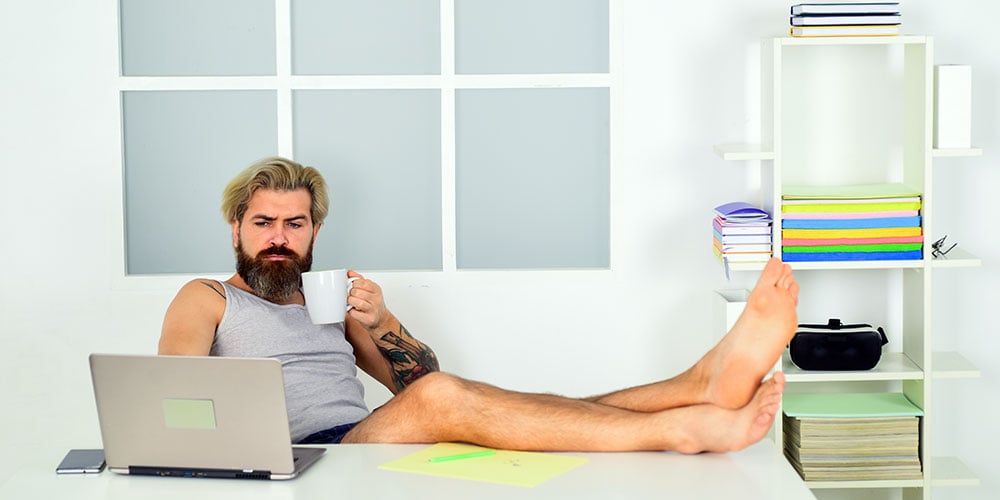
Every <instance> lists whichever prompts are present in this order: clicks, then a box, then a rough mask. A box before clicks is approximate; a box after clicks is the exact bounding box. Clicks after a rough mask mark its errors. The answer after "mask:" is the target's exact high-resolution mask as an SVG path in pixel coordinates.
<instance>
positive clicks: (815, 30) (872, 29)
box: [788, 24, 899, 37]
mask: <svg viewBox="0 0 1000 500" xmlns="http://www.w3.org/2000/svg"><path fill="white" fill-rule="evenodd" d="M788 31H789V34H790V35H791V36H793V37H794V36H801V37H810V36H812V37H823V36H896V35H898V34H899V25H898V24H879V25H868V26H792V27H791V28H789V30H788Z"/></svg>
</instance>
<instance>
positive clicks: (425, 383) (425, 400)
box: [401, 372, 469, 408]
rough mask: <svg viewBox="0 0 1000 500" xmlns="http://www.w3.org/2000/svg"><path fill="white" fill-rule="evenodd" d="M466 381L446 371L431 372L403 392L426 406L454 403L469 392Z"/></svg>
mask: <svg viewBox="0 0 1000 500" xmlns="http://www.w3.org/2000/svg"><path fill="white" fill-rule="evenodd" d="M468 392H469V391H468V388H467V387H466V382H465V381H464V380H462V379H460V378H458V377H456V376H454V375H451V374H448V373H444V372H431V373H428V374H427V375H424V376H423V377H420V378H419V379H417V380H415V381H414V382H413V383H411V384H410V385H409V386H407V387H406V389H405V390H404V391H403V393H401V395H405V396H406V397H407V398H409V399H412V400H415V401H418V402H419V404H420V406H422V407H424V408H428V407H434V406H438V405H442V404H443V405H449V404H454V403H455V402H456V401H460V400H462V399H463V396H462V395H463V394H466V393H468Z"/></svg>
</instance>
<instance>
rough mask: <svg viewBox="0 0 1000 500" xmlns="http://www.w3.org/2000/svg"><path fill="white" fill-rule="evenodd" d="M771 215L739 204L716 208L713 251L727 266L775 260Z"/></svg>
mask: <svg viewBox="0 0 1000 500" xmlns="http://www.w3.org/2000/svg"><path fill="white" fill-rule="evenodd" d="M771 222H772V219H771V215H770V214H768V213H767V212H765V211H764V210H762V209H760V208H757V207H755V206H753V205H751V204H749V203H746V202H741V201H735V202H732V203H726V204H724V205H719V206H717V207H715V218H714V219H712V250H713V251H714V252H715V256H716V257H718V258H719V260H721V261H723V263H725V264H728V263H730V262H767V260H768V259H770V258H771Z"/></svg>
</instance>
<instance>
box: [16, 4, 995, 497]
mask: <svg viewBox="0 0 1000 500" xmlns="http://www.w3.org/2000/svg"><path fill="white" fill-rule="evenodd" d="M790 3H791V2H787V3H786V2H775V1H773V0H752V1H751V0H719V1H716V2H697V3H691V2H688V3H680V2H662V1H640V0H630V1H628V2H627V3H626V6H625V27H624V29H625V37H624V38H625V53H624V65H625V84H624V99H625V112H624V115H623V116H621V117H619V118H620V119H621V120H622V122H621V123H622V125H623V126H624V144H623V150H622V151H620V156H619V158H620V159H621V160H622V161H621V162H620V163H619V164H618V165H616V166H615V170H614V172H613V183H614V189H613V203H612V210H613V215H612V217H613V221H614V226H613V232H612V234H613V242H612V251H613V256H612V270H611V271H603V272H600V271H598V272H593V271H587V272H552V273H549V272H536V273H519V272H494V273H474V272H459V273H449V274H447V275H445V274H442V273H398V274H372V275H371V276H372V277H374V278H375V279H377V280H378V281H379V282H380V283H381V284H382V285H383V287H384V289H385V291H386V295H387V300H388V302H389V305H390V307H391V308H393V310H394V311H395V312H396V313H397V314H398V315H399V316H400V317H401V318H402V319H403V320H404V322H405V324H406V325H407V326H408V328H409V329H410V330H411V331H413V332H414V333H415V334H416V335H418V336H419V337H421V338H422V339H423V340H425V341H427V342H428V343H429V344H430V345H432V346H433V347H434V348H435V350H436V351H437V352H438V354H439V357H440V358H441V360H442V365H443V367H444V368H445V369H446V370H449V371H453V372H456V373H458V374H460V375H464V376H468V377H472V378H477V379H485V380H488V381H491V382H494V383H497V384H499V385H502V386H506V387H510V388H514V389H520V390H540V391H551V392H559V393H565V394H569V395H580V396H582V395H589V394H594V393H599V392H603V391H608V390H611V389H613V388H616V387H619V386H623V385H629V384H638V383H642V382H646V381H649V380H651V379H655V378H662V377H666V376H668V375H671V374H674V373H676V372H678V371H680V370H682V369H683V368H685V367H686V366H688V365H689V364H690V363H692V362H693V361H695V360H696V359H697V357H698V356H699V355H700V354H701V353H702V352H703V351H704V350H705V349H706V348H707V347H708V346H710V345H711V344H712V343H713V342H714V340H715V339H716V338H717V337H718V334H717V332H715V331H714V330H713V329H712V328H711V326H712V325H713V324H715V323H714V322H713V319H712V318H711V314H710V313H711V301H712V290H714V289H719V288H731V287H749V286H750V285H751V284H752V279H753V278H754V276H752V275H751V274H750V273H744V274H740V275H737V276H736V277H735V279H734V280H733V282H731V283H730V282H726V280H725V279H724V277H723V275H722V271H721V270H720V267H719V265H718V264H717V262H716V261H715V259H714V257H713V256H712V254H711V252H710V251H709V250H708V240H707V238H708V236H707V221H708V219H709V217H710V214H711V208H712V207H713V206H715V205H716V204H718V203H720V202H724V201H729V200H732V199H741V198H742V199H747V200H750V201H754V200H755V199H756V192H757V191H756V189H757V187H758V184H759V180H758V175H757V174H756V172H755V170H754V169H753V168H748V166H747V165H744V164H742V163H740V162H723V161H721V160H719V159H717V158H716V157H715V156H714V154H713V153H712V145H713V144H716V143H722V142H743V141H747V140H752V139H754V137H753V136H752V134H753V133H755V131H756V128H757V126H756V122H757V114H758V106H757V86H756V77H757V64H758V63H757V47H758V40H759V39H760V38H762V37H766V36H777V35H781V34H782V33H783V31H784V30H785V29H786V26H787V19H786V17H787V8H788V5H789V4H790ZM902 10H903V16H904V25H903V26H904V31H905V32H908V33H920V34H932V35H934V36H935V59H936V61H937V62H939V63H945V62H948V63H964V64H970V65H972V67H973V99H974V103H975V108H974V123H973V139H974V143H975V144H976V145H977V146H980V147H982V148H984V150H985V154H984V155H983V156H982V157H979V158H965V159H959V160H947V161H940V162H938V163H939V164H938V165H937V167H938V168H936V171H937V175H936V176H935V182H937V183H938V184H936V187H937V189H938V190H937V191H936V196H937V200H938V204H937V206H938V207H939V210H940V212H939V213H938V218H937V219H936V223H935V226H936V227H937V228H946V231H947V233H948V235H949V240H954V241H957V242H959V243H960V244H961V245H962V246H963V247H964V248H967V249H969V250H971V251H973V252H975V253H977V254H978V255H979V256H981V257H982V259H983V267H982V268H979V269H972V270H966V269H958V270H955V271H954V273H953V274H951V273H948V274H945V273H938V274H935V287H936V288H935V295H936V298H937V302H936V305H935V309H934V313H935V321H934V328H935V332H937V334H936V336H935V339H934V345H935V348H936V349H938V350H958V351H961V352H962V353H963V354H965V355H966V356H967V357H968V358H970V359H971V360H972V361H973V362H975V363H976V364H977V365H978V366H979V367H980V368H981V370H982V377H981V378H980V379H975V380H959V381H944V382H936V383H935V395H937V397H938V399H937V402H939V403H945V404H946V405H949V406H954V411H944V412H941V413H942V414H941V415H940V416H939V418H938V419H937V420H936V421H934V422H933V423H932V426H933V429H932V430H933V432H934V433H935V438H934V439H935V443H934V445H935V446H936V449H937V451H938V452H940V453H946V454H956V455H959V456H961V457H962V458H963V459H964V460H965V461H966V463H968V464H969V465H970V466H971V467H972V468H973V469H974V470H975V471H976V472H977V473H978V474H979V476H980V477H981V478H982V480H983V485H982V486H981V487H979V488H953V489H947V490H941V491H935V496H936V497H937V496H941V497H946V498H968V499H972V498H987V497H990V496H992V495H991V492H993V491H996V490H997V488H998V487H1000V484H998V483H1000V466H998V465H996V461H995V460H994V458H993V456H992V453H991V452H992V451H993V450H994V449H996V448H997V447H998V446H1000V442H998V439H997V437H996V434H995V432H993V430H992V427H993V426H992V425H991V424H993V417H994V416H995V415H997V414H1000V407H998V403H997V396H998V390H997V389H998V384H1000V373H998V371H1000V370H998V368H997V366H1000V364H998V363H996V362H995V359H996V357H997V355H998V354H1000V352H998V351H1000V349H998V347H1000V339H998V337H997V336H996V333H997V332H996V326H995V324H996V323H995V318H994V317H993V316H992V315H991V314H990V312H991V311H992V310H993V309H992V308H993V307H995V304H996V302H997V300H998V299H1000V294H998V293H997V292H996V288H995V287H994V286H991V285H992V284H994V283H997V282H1000V271H998V269H1000V250H998V248H1000V245H998V243H1000V241H998V238H997V237H996V236H995V234H986V233H984V232H983V231H981V230H980V228H981V227H982V226H981V225H980V221H982V220H984V219H986V218H987V217H988V216H987V215H986V214H983V213H982V211H983V210H986V209H988V207H989V205H988V202H990V201H993V199H992V198H995V197H996V196H997V195H998V194H1000V192H998V191H1000V188H998V186H1000V179H998V167H997V165H996V160H995V159H996V158H997V154H998V153H1000V138H998V134H997V127H998V120H1000V95H998V89H1000V59H997V58H996V56H995V54H998V53H1000V39H998V38H997V37H994V36H992V30H993V29H995V19H996V18H997V16H1000V5H998V4H995V3H993V2H983V1H973V0H953V1H950V2H933V1H931V0H908V1H905V2H903V3H902ZM114 11H115V2H110V1H99V0H78V1H74V2H57V1H53V0H37V1H32V2H15V1H13V0H0V117H2V118H0V153H2V156H0V169H2V172H3V175H2V176H0V204H2V205H0V207H2V210H0V214H2V219H0V220H2V221H3V224H2V226H0V227H2V231H0V235H2V239H0V265H2V266H3V269H2V271H0V349H2V350H3V356H2V359H3V363H0V388H2V393H0V401H2V410H0V443H2V449H3V452H2V453H0V481H3V480H4V479H6V478H7V477H9V475H10V474H12V473H14V472H15V471H16V470H17V468H18V463H20V462H22V461H23V460H24V457H25V456H27V457H34V458H36V459H42V460H49V461H51V462H52V465H53V467H54V466H55V463H56V461H57V460H58V459H59V458H60V457H61V455H62V453H64V451H65V449H68V448H70V447H87V446H99V445H100V437H99V434H98V430H97V421H96V415H95V412H94V408H93V401H92V392H91V389H90V383H89V372H88V368H87V361H86V359H87V354H89V353H91V352H109V351H113V352H133V353H138V352H149V353H151V352H154V351H155V346H156V340H157V338H158V335H159V327H160V321H161V319H162V315H163V312H164V310H165V308H166V307H167V304H168V303H169V301H170V299H171V298H172V296H173V294H174V292H175V291H176V289H177V288H178V286H179V285H180V284H181V283H183V282H184V281H185V280H186V279H188V278H189V277H169V278H163V279H158V280H155V281H143V282H135V281H129V280H123V279H121V276H120V275H121V271H120V269H121V263H120V262H119V260H120V255H121V251H120V245H121V244H122V243H121V235H120V234H117V232H116V231H115V229H114V228H116V227H120V222H118V223H116V222H114V221H116V220H118V219H119V218H120V217H121V174H120V170H119V169H120V164H121V160H120V152H119V146H118V141H119V139H118V130H117V129H116V128H115V123H117V113H118V111H117V108H116V102H117V101H116V94H115V91H114V85H115V81H114V79H115V77H116V72H117V63H116V47H117V46H116V25H115V19H114ZM238 167H239V166H233V168H234V169H235V168H238ZM991 197H992V198H991ZM205 216H206V217H216V214H205ZM807 274H808V273H804V275H802V276H801V278H800V281H802V283H803V285H804V289H803V294H809V293H810V289H809V284H810V283H812V282H814V280H813V279H810V277H809V276H808V275H807ZM937 276H941V277H940V278H937ZM384 398H385V393H384V392H381V391H376V392H374V393H373V394H372V395H371V399H372V401H373V402H377V401H380V400H382V399H384Z"/></svg>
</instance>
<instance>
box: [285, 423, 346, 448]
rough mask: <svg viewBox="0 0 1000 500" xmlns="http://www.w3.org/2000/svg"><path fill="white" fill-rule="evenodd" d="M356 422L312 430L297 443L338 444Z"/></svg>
mask: <svg viewBox="0 0 1000 500" xmlns="http://www.w3.org/2000/svg"><path fill="white" fill-rule="evenodd" d="M355 425H358V422H354V423H353V424H344V425H338V426H336V427H330V428H329V429H326V430H322V431H319V432H314V433H312V434H310V435H308V436H306V437H305V438H303V439H302V440H301V441H299V442H298V444H340V442H341V441H343V440H344V436H345V435H347V433H348V432H350V431H351V429H353V428H354V426H355Z"/></svg>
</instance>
